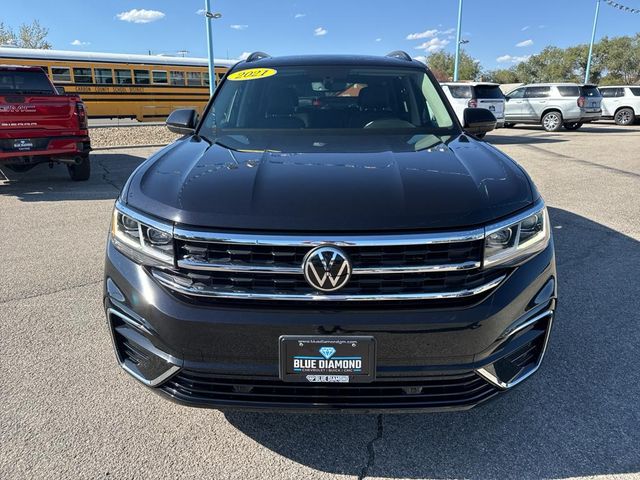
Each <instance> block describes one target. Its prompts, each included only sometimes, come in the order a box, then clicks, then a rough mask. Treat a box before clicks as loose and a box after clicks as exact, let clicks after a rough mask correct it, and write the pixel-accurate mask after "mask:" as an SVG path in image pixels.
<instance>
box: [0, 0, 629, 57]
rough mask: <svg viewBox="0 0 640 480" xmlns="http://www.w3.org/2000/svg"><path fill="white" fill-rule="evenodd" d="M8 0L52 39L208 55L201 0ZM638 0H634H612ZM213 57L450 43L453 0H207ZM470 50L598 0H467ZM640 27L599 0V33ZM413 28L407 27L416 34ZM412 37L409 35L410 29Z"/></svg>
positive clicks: (576, 17)
mask: <svg viewBox="0 0 640 480" xmlns="http://www.w3.org/2000/svg"><path fill="white" fill-rule="evenodd" d="M3 2H6V4H5V6H4V8H3V9H2V14H1V15H0V21H3V22H4V23H5V24H8V25H12V26H17V25H19V24H20V23H22V22H25V21H26V22H29V21H31V20H33V19H38V20H40V22H41V23H42V24H44V25H45V26H47V27H48V28H49V29H50V35H49V40H50V42H51V43H52V44H53V47H54V48H57V49H65V50H86V51H99V52H118V53H147V52H148V51H149V50H151V51H152V52H153V53H165V54H175V53H176V52H177V51H180V50H188V51H189V56H205V55H206V43H205V27H204V18H203V16H202V15H201V14H198V13H196V12H197V11H198V10H199V9H201V8H202V7H203V5H204V0H180V1H176V0H102V1H97V0H60V1H55V2H52V1H51V0H21V1H10V0H3ZM617 2H618V3H621V4H624V5H627V6H629V7H635V8H639V7H640V0H617ZM212 3H213V7H212V9H213V10H214V11H218V12H221V13H222V14H223V17H222V18H221V19H219V20H215V21H214V26H215V31H214V32H215V34H214V42H215V47H214V51H215V54H216V57H223V58H227V57H228V58H239V57H240V56H242V54H243V52H250V51H254V50H262V51H266V52H269V53H271V54H272V55H282V54H291V53H365V54H385V53H387V52H389V51H390V50H396V49H403V50H406V51H407V52H409V53H410V54H411V55H413V56H418V55H425V54H428V53H429V51H437V50H439V49H444V50H445V51H453V49H454V44H455V38H454V35H455V31H454V27H455V26H456V16H457V3H458V2H457V0H395V1H391V2H390V1H382V0H350V1H345V0H323V1H318V0H272V1H268V0H212ZM464 7H465V8H464V16H463V24H462V31H463V38H465V39H467V40H469V44H467V45H465V48H466V50H467V51H468V53H470V54H471V55H472V56H474V57H475V58H478V59H479V60H480V61H481V62H482V64H483V66H484V67H485V68H488V69H493V68H497V67H501V66H502V67H507V66H510V65H513V64H514V63H515V62H517V61H518V59H520V58H525V57H526V56H527V55H531V54H534V53H537V52H539V51H540V50H541V49H542V48H544V46H546V45H557V46H560V47H564V46H568V45H572V44H576V43H586V42H588V41H589V38H590V35H591V25H592V21H593V14H594V8H595V0H535V1H534V0H515V1H514V0H512V1H508V0H465V3H464ZM637 31H640V15H637V14H635V15H634V14H629V13H624V12H622V11H620V10H617V9H614V8H612V7H610V6H608V5H607V4H606V3H604V2H603V3H602V5H601V9H600V22H599V26H598V37H602V36H604V35H609V36H615V35H625V34H633V33H635V32H637ZM412 34H413V35H412ZM407 37H409V38H407Z"/></svg>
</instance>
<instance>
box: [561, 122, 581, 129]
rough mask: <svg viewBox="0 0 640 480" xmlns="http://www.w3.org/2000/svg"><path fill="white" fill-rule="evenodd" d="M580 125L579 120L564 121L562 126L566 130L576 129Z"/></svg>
mask: <svg viewBox="0 0 640 480" xmlns="http://www.w3.org/2000/svg"><path fill="white" fill-rule="evenodd" d="M582 125H583V124H582V123H580V122H573V123H565V124H564V128H565V129H567V130H578V129H579V128H580V127H581V126H582Z"/></svg>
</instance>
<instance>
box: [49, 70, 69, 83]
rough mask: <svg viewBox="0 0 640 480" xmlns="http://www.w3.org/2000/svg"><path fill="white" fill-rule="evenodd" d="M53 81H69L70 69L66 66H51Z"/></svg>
mask: <svg viewBox="0 0 640 480" xmlns="http://www.w3.org/2000/svg"><path fill="white" fill-rule="evenodd" d="M51 75H52V76H53V81H54V82H70V81H71V70H70V69H69V68H67V67H51Z"/></svg>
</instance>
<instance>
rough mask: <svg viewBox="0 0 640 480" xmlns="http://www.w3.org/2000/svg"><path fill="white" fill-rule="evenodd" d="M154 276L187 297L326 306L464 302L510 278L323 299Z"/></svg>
mask: <svg viewBox="0 0 640 480" xmlns="http://www.w3.org/2000/svg"><path fill="white" fill-rule="evenodd" d="M152 274H153V276H154V278H155V279H156V280H158V282H160V283H161V284H162V285H164V286H165V287H167V288H169V289H171V290H174V291H177V292H179V293H182V294H184V295H192V296H197V297H213V298H226V299H237V300H273V301H294V302H304V301H325V302H354V301H356V302H357V301H369V302H376V301H394V300H440V299H451V298H464V297H471V296H474V295H478V294H480V293H483V292H486V291H488V290H491V289H493V288H496V287H497V286H498V285H500V283H502V281H503V280H504V279H505V278H506V275H501V276H500V277H498V278H496V279H494V280H492V281H491V282H488V283H485V284H484V285H480V286H479V287H476V288H473V289H465V290H457V291H452V292H424V293H398V294H393V293H391V294H378V295H375V294H364V295H341V294H332V295H321V294H317V293H309V294H278V293H272V294H271V293H251V292H245V291H239V290H231V291H224V290H214V289H199V288H194V287H188V286H185V285H181V284H179V283H177V282H175V281H173V280H172V279H171V276H170V275H169V274H166V273H164V272H162V271H158V270H155V269H154V270H152Z"/></svg>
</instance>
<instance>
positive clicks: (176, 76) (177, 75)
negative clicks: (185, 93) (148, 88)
mask: <svg viewBox="0 0 640 480" xmlns="http://www.w3.org/2000/svg"><path fill="white" fill-rule="evenodd" d="M169 73H170V78H171V85H184V72H176V71H171V72H169Z"/></svg>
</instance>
